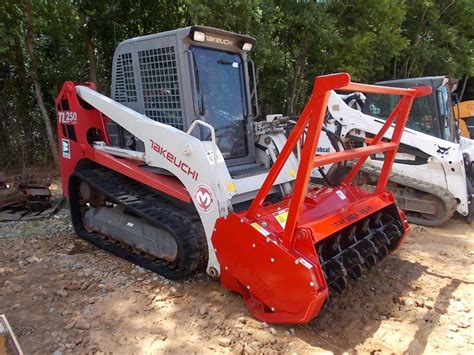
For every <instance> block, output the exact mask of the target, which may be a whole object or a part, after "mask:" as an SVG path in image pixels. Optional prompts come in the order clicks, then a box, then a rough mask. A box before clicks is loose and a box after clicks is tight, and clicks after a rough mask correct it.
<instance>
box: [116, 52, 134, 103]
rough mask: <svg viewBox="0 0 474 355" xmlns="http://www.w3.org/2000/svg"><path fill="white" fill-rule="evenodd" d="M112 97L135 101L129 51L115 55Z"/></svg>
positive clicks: (119, 100)
mask: <svg viewBox="0 0 474 355" xmlns="http://www.w3.org/2000/svg"><path fill="white" fill-rule="evenodd" d="M114 98H115V101H118V102H136V101H137V89H136V87H135V78H134V77H133V62H132V54H131V53H123V54H120V55H119V56H118V57H117V66H116V76H115V92H114Z"/></svg>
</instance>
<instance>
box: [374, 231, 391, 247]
mask: <svg viewBox="0 0 474 355" xmlns="http://www.w3.org/2000/svg"><path fill="white" fill-rule="evenodd" d="M374 238H377V240H381V241H383V243H384V244H386V245H389V244H390V239H389V238H388V236H387V234H385V233H384V232H382V231H377V232H375V233H374Z"/></svg>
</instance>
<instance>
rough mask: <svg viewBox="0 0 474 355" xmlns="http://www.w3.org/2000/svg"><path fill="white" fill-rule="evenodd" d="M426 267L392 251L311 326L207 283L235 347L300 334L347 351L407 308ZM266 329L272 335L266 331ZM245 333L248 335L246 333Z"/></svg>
mask: <svg viewBox="0 0 474 355" xmlns="http://www.w3.org/2000/svg"><path fill="white" fill-rule="evenodd" d="M426 271H427V267H425V266H423V265H421V264H420V263H418V262H414V263H412V262H409V261H406V260H402V259H399V258H398V256H396V255H395V256H388V257H387V258H385V260H384V262H382V263H380V264H379V265H377V266H375V267H374V269H372V270H371V271H370V272H369V273H367V274H365V275H364V276H362V277H361V278H360V279H359V280H358V281H357V282H350V283H349V285H348V289H346V290H345V291H344V292H343V293H342V294H341V295H339V296H337V297H333V298H332V299H331V300H330V301H329V302H328V303H327V304H326V306H325V307H324V308H323V310H322V311H321V313H320V314H319V316H318V317H316V318H315V319H314V320H312V321H311V322H310V323H309V324H305V325H303V324H302V325H295V324H285V325H266V324H265V323H262V322H259V321H257V320H255V319H253V317H252V316H251V314H250V313H249V311H248V310H247V308H246V306H245V304H244V302H243V301H242V299H241V297H240V295H237V294H234V293H231V292H230V291H225V290H220V289H219V288H220V285H219V284H218V283H217V282H212V281H209V282H208V283H205V284H204V285H203V286H204V287H207V288H208V289H209V294H210V295H214V297H215V296H216V295H217V298H213V299H210V298H209V299H208V300H209V301H210V302H211V303H212V307H211V308H214V309H215V310H217V311H218V312H221V313H222V314H221V315H220V316H218V318H219V317H220V325H219V326H218V327H217V329H218V333H219V330H222V332H221V334H225V335H226V336H228V337H230V338H232V339H234V341H233V345H232V347H233V346H235V345H236V344H237V343H240V344H242V343H243V342H245V343H247V344H251V343H252V342H260V343H263V345H265V344H266V345H267V346H270V347H272V346H273V347H276V346H286V344H288V343H290V342H291V341H292V340H295V339H299V340H301V341H302V342H303V343H306V345H307V347H314V348H315V349H312V350H311V351H313V350H314V351H315V350H317V349H318V348H319V349H324V350H327V351H331V352H333V353H343V352H344V351H350V350H352V349H354V348H355V347H356V346H357V345H359V344H361V343H363V342H364V341H365V340H366V339H368V338H371V337H372V336H373V335H374V333H375V332H376V331H377V329H378V328H379V326H380V323H381V321H382V320H384V319H390V318H393V317H397V315H398V314H399V313H400V309H401V307H403V305H402V303H403V301H402V300H401V296H402V295H404V294H405V293H406V292H408V291H410V290H412V286H411V283H412V281H414V280H417V279H418V278H419V277H420V276H421V275H422V274H423V273H425V272H426ZM198 287H201V286H198ZM186 296H187V297H189V299H188V302H189V303H191V304H195V305H201V304H203V300H202V299H201V298H200V296H199V295H193V294H191V293H189V294H187V295H186ZM198 308H199V307H198ZM171 317H172V318H175V317H176V319H180V318H182V317H183V309H182V308H181V307H179V306H178V307H177V308H176V309H175V311H174V314H173V315H172V316H171ZM239 321H240V322H242V321H244V323H245V324H246V326H245V327H246V328H242V324H239ZM211 322H212V320H211ZM217 322H218V323H219V320H218V321H217ZM236 324H237V326H236ZM269 329H275V330H276V332H277V333H278V335H277V336H275V335H272V334H271V331H270V330H269ZM210 330H211V329H209V328H207V327H206V328H199V327H197V328H196V329H195V331H196V333H197V334H199V337H202V338H209V337H210V336H211V337H212V331H210ZM214 332H215V330H214ZM263 332H265V333H266V335H262V334H261V333H263ZM242 333H244V334H245V337H242V336H241V334H242ZM239 334H240V335H239ZM272 344H273V345H272ZM284 349H285V348H284V347H281V348H279V350H278V351H283V352H285V351H289V352H292V351H293V350H292V349H291V348H287V349H285V350H284ZM167 350H168V351H174V350H177V348H175V347H169V348H168V349H167ZM181 350H182V349H181ZM214 350H215V351H219V350H222V349H219V348H216V349H214Z"/></svg>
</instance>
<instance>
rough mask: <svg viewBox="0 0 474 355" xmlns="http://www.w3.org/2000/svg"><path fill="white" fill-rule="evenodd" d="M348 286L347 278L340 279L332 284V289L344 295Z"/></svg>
mask: <svg viewBox="0 0 474 355" xmlns="http://www.w3.org/2000/svg"><path fill="white" fill-rule="evenodd" d="M346 286H347V278H345V277H339V278H337V279H336V280H334V282H332V283H331V284H330V287H331V288H332V289H333V290H334V291H336V293H337V294H340V293H342V291H344V289H345V288H346Z"/></svg>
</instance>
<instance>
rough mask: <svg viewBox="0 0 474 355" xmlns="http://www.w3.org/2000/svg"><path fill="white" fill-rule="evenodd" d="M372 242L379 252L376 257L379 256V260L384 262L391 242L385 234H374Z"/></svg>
mask: <svg viewBox="0 0 474 355" xmlns="http://www.w3.org/2000/svg"><path fill="white" fill-rule="evenodd" d="M371 242H372V243H374V244H375V246H376V247H377V252H376V253H375V255H377V257H378V258H379V260H382V259H383V258H385V257H386V256H387V254H388V249H387V245H388V244H390V240H389V239H388V237H387V236H386V235H385V233H383V232H376V233H374V235H373V236H372V240H371Z"/></svg>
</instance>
